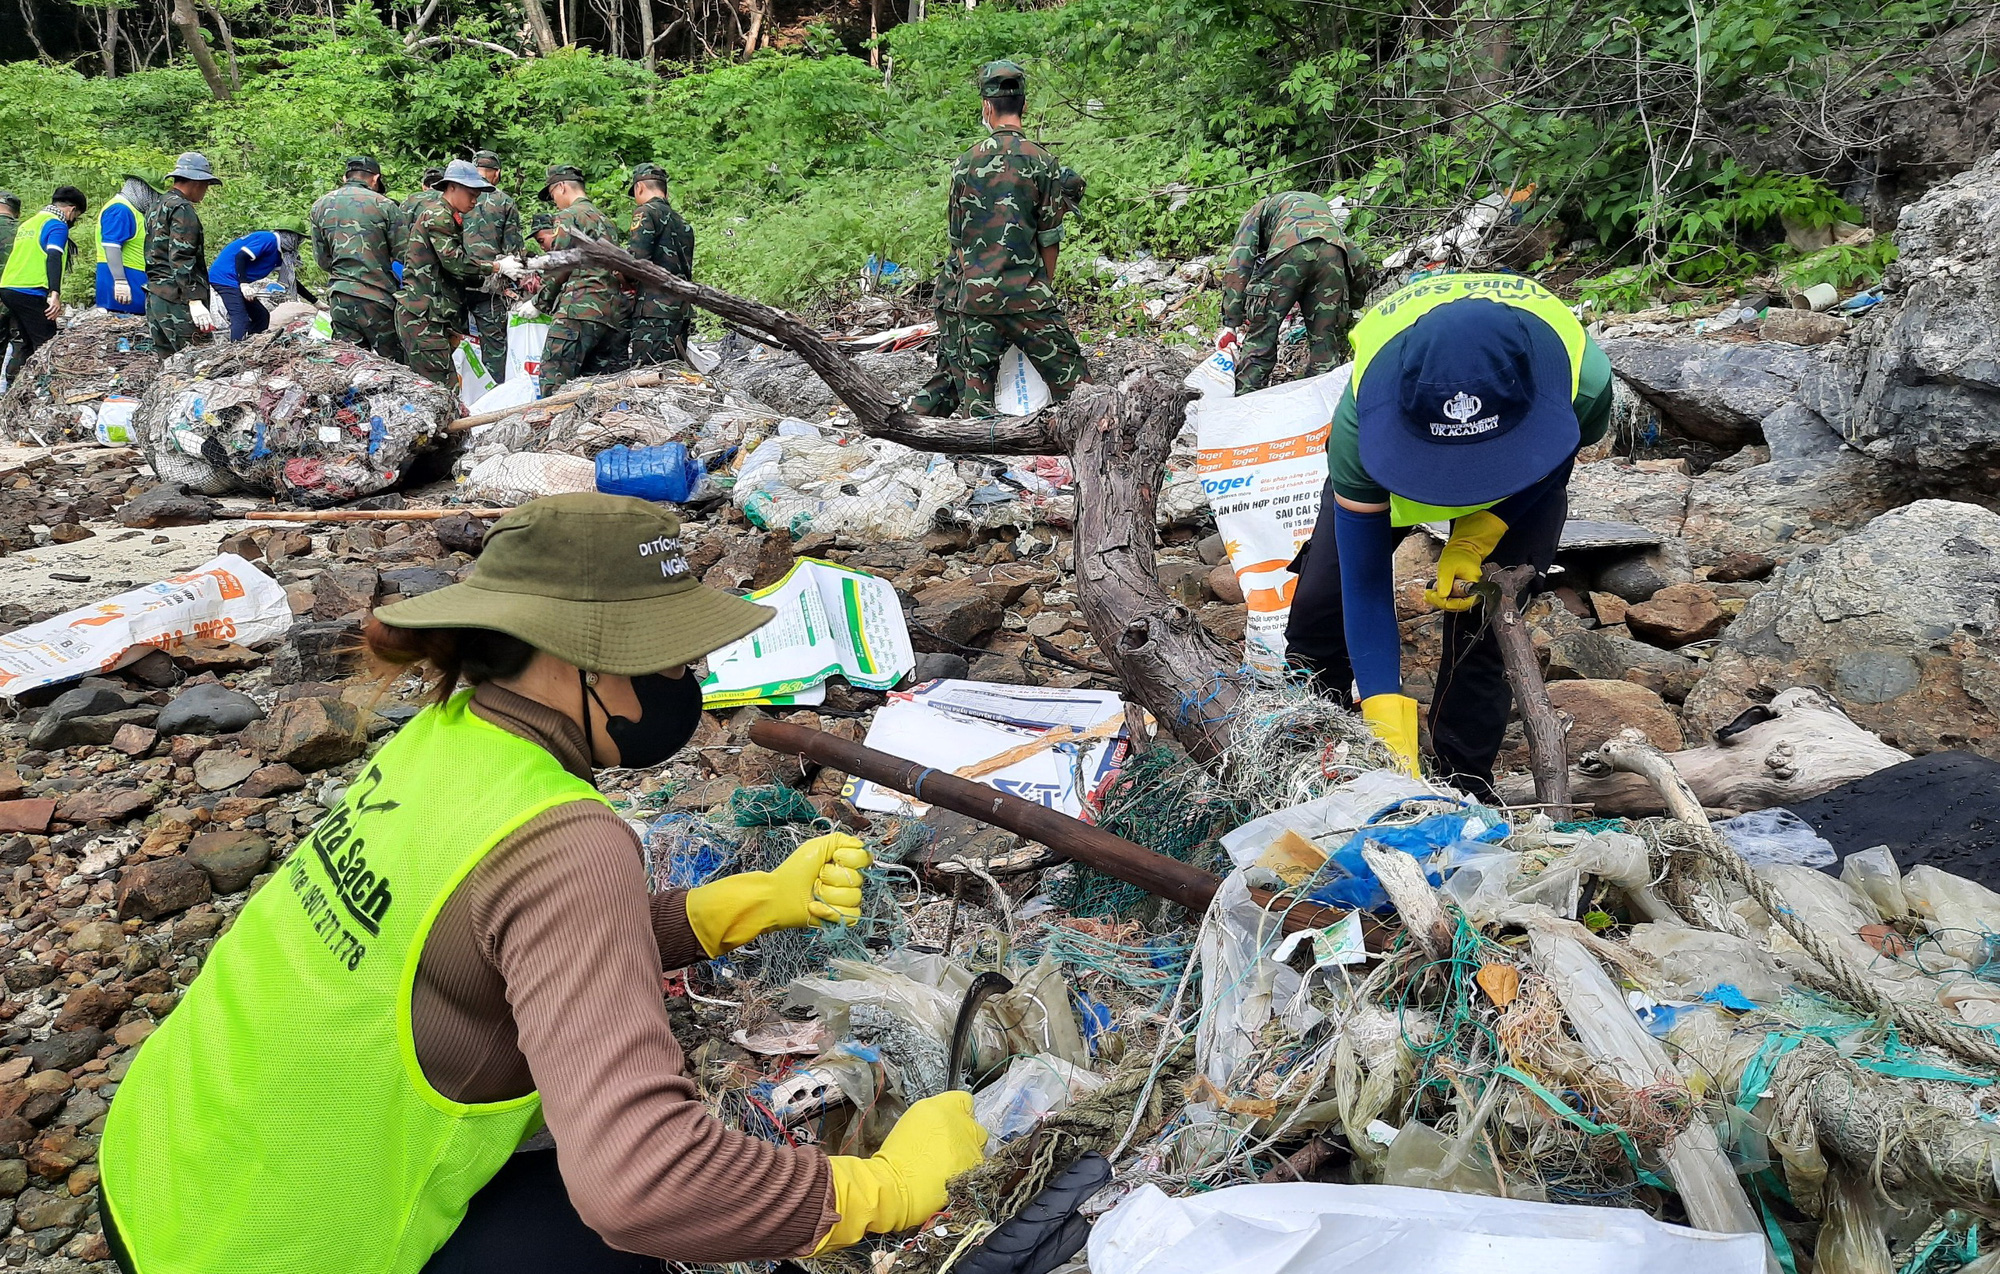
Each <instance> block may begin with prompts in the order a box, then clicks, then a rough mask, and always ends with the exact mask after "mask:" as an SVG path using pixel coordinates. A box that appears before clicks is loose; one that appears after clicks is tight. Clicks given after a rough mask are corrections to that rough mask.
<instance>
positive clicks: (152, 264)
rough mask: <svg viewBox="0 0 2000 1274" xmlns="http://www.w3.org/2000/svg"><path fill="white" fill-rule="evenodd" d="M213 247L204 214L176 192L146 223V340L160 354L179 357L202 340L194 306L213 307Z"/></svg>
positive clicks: (169, 190) (163, 199)
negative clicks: (210, 284)
mask: <svg viewBox="0 0 2000 1274" xmlns="http://www.w3.org/2000/svg"><path fill="white" fill-rule="evenodd" d="M208 297H209V287H208V245H207V243H206V241H205V238H204V235H203V231H202V225H201V214H200V213H198V212H196V211H195V206H194V205H193V204H192V203H190V202H188V199H187V196H186V195H183V194H182V193H181V192H180V191H178V190H175V189H174V188H173V187H172V186H169V187H167V191H166V193H165V194H163V195H161V196H160V206H159V207H157V208H155V209H154V210H153V214H152V215H151V216H149V217H147V218H146V334H147V335H148V336H150V337H152V339H153V348H154V349H155V350H158V351H159V352H160V353H161V354H176V353H179V352H180V351H181V350H184V349H186V348H187V347H188V346H189V345H192V344H193V343H194V340H195V337H196V336H197V335H198V334H199V333H198V331H197V329H196V328H195V325H194V315H193V314H191V313H190V312H189V309H188V307H189V305H190V304H191V303H192V302H195V301H201V302H203V303H204V304H205V303H206V302H207V301H208Z"/></svg>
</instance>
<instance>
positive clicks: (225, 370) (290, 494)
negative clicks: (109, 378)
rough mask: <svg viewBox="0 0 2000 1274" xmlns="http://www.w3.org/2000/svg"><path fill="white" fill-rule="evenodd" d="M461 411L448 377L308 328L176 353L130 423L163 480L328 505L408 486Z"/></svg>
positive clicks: (209, 490) (213, 491) (211, 491)
mask: <svg viewBox="0 0 2000 1274" xmlns="http://www.w3.org/2000/svg"><path fill="white" fill-rule="evenodd" d="M457 415H458V399H457V395H456V394H455V393H454V392H453V391H452V390H451V389H450V388H449V387H448V386H444V385H435V384H432V383H431V382H430V381H427V380H425V379H424V378H423V377H421V376H419V375H417V374H416V373H415V372H413V371H411V370H410V369H409V368H407V367H404V366H402V365H401V364H399V363H392V362H390V361H389V360H388V359H386V358H380V357H378V356H376V355H374V354H372V353H369V352H368V351H367V350H364V349H362V348H360V347H359V346H355V345H346V344H338V343H330V342H327V341H322V340H318V339H315V338H314V337H313V336H312V335H311V334H310V332H309V331H308V329H307V328H306V327H305V326H304V325H300V326H299V327H296V328H292V329H287V330H282V331H272V332H267V333H265V334H263V335H261V336H253V337H251V338H250V339H249V340H246V341H240V342H236V343H233V344H213V345H201V346H195V347H193V348H191V349H186V350H182V351H181V352H180V353H179V354H176V355H174V356H173V357H172V358H170V359H168V360H167V361H166V363H165V365H164V366H163V367H162V368H161V369H160V375H159V377H158V378H157V379H156V380H155V381H154V382H153V384H152V386H151V387H150V388H149V389H148V390H147V391H146V394H145V397H144V398H142V399H141V400H140V402H139V407H138V411H137V412H136V413H135V414H134V417H133V432H134V433H135V434H136V435H137V442H138V443H139V446H140V447H141V448H142V449H143V450H144V451H145V453H146V459H147V460H148V461H149V462H150V463H151V464H152V466H153V469H154V471H155V472H156V473H158V474H159V476H160V478H161V480H162V481H166V482H179V483H183V484H185V485H186V486H188V487H189V488H191V489H193V490H196V491H200V492H203V493H205V494H208V495H220V494H223V493H225V492H230V491H247V492H251V493H254V494H258V495H268V496H275V497H277V498H278V499H280V500H284V501H286V502H288V503H291V504H295V505H299V506H301V507H303V508H324V507H327V506H329V505H335V504H342V503H345V502H347V501H350V500H355V499H359V498H361V497H363V496H369V495H373V494H375V493H377V492H379V491H386V490H389V489H390V488H392V487H395V486H396V485H397V484H399V483H401V482H402V481H403V480H404V478H405V477H406V476H407V475H408V473H409V470H410V467H411V466H412V465H413V464H414V463H416V461H417V459H418V458H419V457H420V456H422V455H423V454H424V453H426V452H428V451H430V450H432V449H434V448H437V447H440V446H442V445H443V444H444V443H445V442H446V440H447V439H448V437H449V435H448V434H446V432H445V429H446V426H448V425H449V424H450V423H451V421H452V420H453V418H454V417H456V416H457Z"/></svg>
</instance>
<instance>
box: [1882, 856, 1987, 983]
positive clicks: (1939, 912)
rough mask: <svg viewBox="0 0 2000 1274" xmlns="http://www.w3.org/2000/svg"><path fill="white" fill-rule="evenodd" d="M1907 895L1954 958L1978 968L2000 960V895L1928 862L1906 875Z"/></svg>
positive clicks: (1904, 884) (1906, 897)
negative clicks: (1940, 869)
mask: <svg viewBox="0 0 2000 1274" xmlns="http://www.w3.org/2000/svg"><path fill="white" fill-rule="evenodd" d="M1903 897H1904V898H1905V899H1906V900H1908V902H1909V906H1910V910H1911V911H1912V912H1914V913H1915V914H1916V915H1918V916H1921V917H1922V918H1923V919H1924V921H1925V922H1926V925H1927V927H1928V928H1929V929H1930V931H1931V933H1932V934H1933V935H1934V936H1935V937H1936V938H1937V940H1938V945H1939V946H1941V947H1943V948H1944V949H1945V951H1946V952H1947V953H1948V954H1950V955H1951V957H1952V958H1953V959H1956V960H1961V961H1964V962H1965V963H1966V964H1967V965H1970V966H1971V967H1973V968H1975V969H1976V968H1979V967H1981V966H1983V965H1987V964H1990V963H1993V962H1994V961H1995V960H1996V959H2000V894H1996V893H1994V892H1993V891H1992V890H1991V889H1988V888H1987V887H1986V886H1984V885H1982V884H1979V883H1978V882H1977V881H1971V880H1967V879H1966V878H1965V877H1963V876H1954V875H1952V874H1951V873H1950V872H1948V871H1939V870H1938V869H1937V868H1935V867H1932V866H1930V865H1928V864H1925V865H1922V866H1917V867H1912V868H1910V873H1909V875H1907V876H1905V877H1903Z"/></svg>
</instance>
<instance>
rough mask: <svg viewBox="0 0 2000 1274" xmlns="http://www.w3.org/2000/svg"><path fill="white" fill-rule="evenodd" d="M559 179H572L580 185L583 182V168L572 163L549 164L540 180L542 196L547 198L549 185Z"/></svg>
mask: <svg viewBox="0 0 2000 1274" xmlns="http://www.w3.org/2000/svg"><path fill="white" fill-rule="evenodd" d="M559 181H573V182H575V183H576V184H577V185H579V186H581V185H583V183H584V177H583V169H581V168H578V167H576V166H575V165H574V164H550V165H549V168H548V172H547V174H546V175H545V177H544V178H543V181H542V192H541V193H542V198H544V199H547V198H548V197H549V187H550V186H553V185H555V184H556V183H557V182H559Z"/></svg>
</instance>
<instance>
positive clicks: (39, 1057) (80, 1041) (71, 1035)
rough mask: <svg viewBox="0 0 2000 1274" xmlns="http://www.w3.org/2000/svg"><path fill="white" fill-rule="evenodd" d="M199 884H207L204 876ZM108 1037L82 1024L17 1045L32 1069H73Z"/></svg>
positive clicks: (58, 1071) (91, 1054)
mask: <svg viewBox="0 0 2000 1274" xmlns="http://www.w3.org/2000/svg"><path fill="white" fill-rule="evenodd" d="M202 883H203V884H207V883H208V882H207V878H206V877H204V878H203V881H202ZM110 1039H111V1037H110V1036H109V1035H106V1034H105V1033H104V1032H103V1031H98V1030H92V1029H89V1028H85V1029H83V1030H79V1031H59V1032H57V1033H56V1034H54V1035H51V1036H49V1037H48V1038H47V1039H45V1040H37V1041H35V1042H34V1043H32V1044H23V1045H22V1046H21V1055H22V1056H23V1057H26V1058H28V1059H30V1060H31V1061H33V1062H34V1064H35V1069H36V1071H38V1072H39V1071H55V1072H57V1073H58V1074H60V1073H62V1072H64V1071H73V1070H75V1069H76V1068H77V1067H79V1066H81V1065H83V1064H84V1063H85V1062H87V1061H89V1060H90V1059H91V1058H93V1057H95V1056H97V1050H98V1049H101V1048H103V1047H104V1045H105V1044H106V1043H107V1042H109V1040H110ZM64 1078H67V1076H64Z"/></svg>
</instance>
